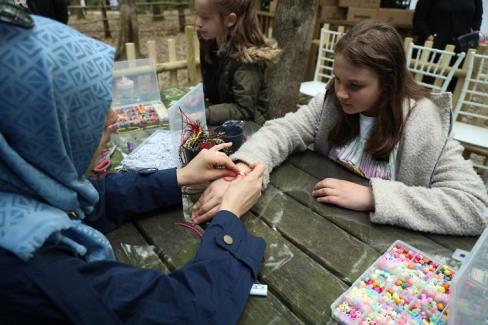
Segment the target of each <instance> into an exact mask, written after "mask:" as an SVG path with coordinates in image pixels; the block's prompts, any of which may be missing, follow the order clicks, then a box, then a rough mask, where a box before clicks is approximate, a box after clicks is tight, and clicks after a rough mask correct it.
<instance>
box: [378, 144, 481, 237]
mask: <svg viewBox="0 0 488 325" xmlns="http://www.w3.org/2000/svg"><path fill="white" fill-rule="evenodd" d="M462 151H463V147H462V146H461V145H460V144H459V143H458V142H457V141H455V140H452V139H449V140H448V142H447V144H446V147H445V149H444V152H443V154H442V155H441V158H440V160H439V161H438V164H437V167H436V169H435V173H434V175H433V179H432V184H431V186H430V187H422V186H407V185H406V184H404V183H402V182H395V181H388V180H382V179H377V178H374V179H372V180H371V185H372V188H373V195H374V200H375V211H374V212H371V213H370V219H371V221H372V222H376V223H381V224H390V225H398V226H403V227H406V228H410V229H413V230H420V231H426V232H432V233H438V234H450V235H479V234H480V233H481V232H482V231H483V229H484V228H485V227H486V225H487V224H488V215H487V213H486V208H487V204H488V197H487V192H486V188H485V186H484V184H483V183H482V181H481V179H480V177H479V176H478V175H477V174H476V173H475V171H474V170H473V166H472V163H471V162H470V161H468V160H464V158H463V156H462V155H461V154H462Z"/></svg>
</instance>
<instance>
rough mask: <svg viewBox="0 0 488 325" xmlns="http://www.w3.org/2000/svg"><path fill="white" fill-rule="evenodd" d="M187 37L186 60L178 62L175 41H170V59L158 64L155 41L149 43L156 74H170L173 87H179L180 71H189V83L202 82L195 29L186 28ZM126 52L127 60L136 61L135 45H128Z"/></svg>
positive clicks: (148, 50) (191, 27) (149, 54)
mask: <svg viewBox="0 0 488 325" xmlns="http://www.w3.org/2000/svg"><path fill="white" fill-rule="evenodd" d="M185 36H186V59H183V60H177V58H176V43H175V40H174V39H172V38H170V39H168V58H169V60H168V61H167V62H162V63H158V61H157V53H156V43H155V42H154V41H148V42H147V53H148V57H149V58H152V59H153V60H154V62H156V72H157V73H158V75H159V74H161V73H169V82H170V86H171V87H176V86H178V79H177V75H178V70H187V71H188V83H189V84H190V85H195V84H197V83H198V82H200V81H201V80H202V77H201V73H200V68H199V66H200V46H199V43H198V38H197V36H196V32H195V27H193V26H186V27H185ZM125 50H126V54H127V60H128V61H131V60H135V59H137V57H136V49H135V45H134V43H126V44H125Z"/></svg>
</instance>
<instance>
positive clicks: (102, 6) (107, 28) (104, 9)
mask: <svg viewBox="0 0 488 325" xmlns="http://www.w3.org/2000/svg"><path fill="white" fill-rule="evenodd" d="M100 9H101V11H102V19H103V31H104V34H105V38H112V33H111V32H110V25H109V23H108V17H107V7H106V6H105V0H100Z"/></svg>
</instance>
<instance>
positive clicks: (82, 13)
mask: <svg viewBox="0 0 488 325" xmlns="http://www.w3.org/2000/svg"><path fill="white" fill-rule="evenodd" d="M78 4H79V7H78V9H77V10H76V19H86V16H85V8H84V5H86V2H85V1H83V0H79V1H78Z"/></svg>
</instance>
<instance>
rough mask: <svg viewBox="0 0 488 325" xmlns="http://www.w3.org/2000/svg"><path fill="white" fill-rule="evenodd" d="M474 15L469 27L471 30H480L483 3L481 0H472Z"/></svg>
mask: <svg viewBox="0 0 488 325" xmlns="http://www.w3.org/2000/svg"><path fill="white" fill-rule="evenodd" d="M474 7H475V9H474V16H473V22H472V23H471V29H472V30H473V31H475V30H480V28H481V22H482V18H483V3H482V0H474Z"/></svg>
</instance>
